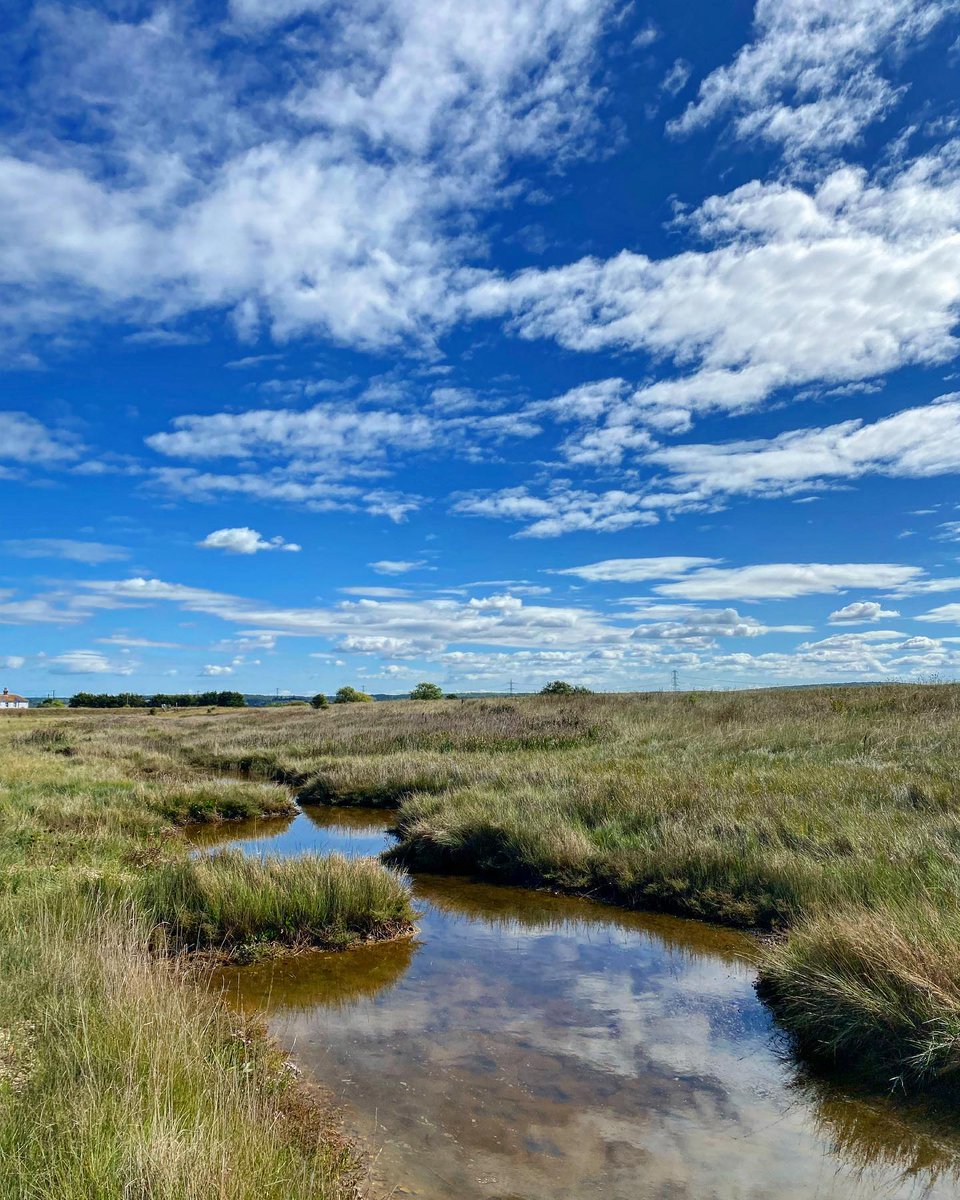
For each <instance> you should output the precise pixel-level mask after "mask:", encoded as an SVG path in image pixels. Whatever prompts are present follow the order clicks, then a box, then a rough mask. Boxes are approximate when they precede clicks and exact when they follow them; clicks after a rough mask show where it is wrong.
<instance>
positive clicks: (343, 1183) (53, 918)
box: [0, 712, 409, 1200]
mask: <svg viewBox="0 0 960 1200" xmlns="http://www.w3.org/2000/svg"><path fill="white" fill-rule="evenodd" d="M5 715H6V714H5ZM56 716H58V717H62V716H63V714H60V713H58V714H56ZM176 728H177V726H176V725H174V723H173V722H167V723H162V724H157V725H154V724H151V723H150V722H149V718H146V719H145V720H143V719H142V720H140V721H138V720H137V718H136V717H134V716H133V714H119V715H116V716H115V717H114V719H113V720H112V721H109V722H106V723H101V722H100V721H99V720H97V719H96V718H94V719H90V718H89V717H86V716H83V715H80V714H77V716H73V715H72V714H70V715H69V716H68V717H67V718H66V720H63V721H59V720H58V721H56V722H52V721H51V720H50V715H48V714H45V713H36V714H34V713H32V712H27V713H22V714H16V715H15V716H14V719H13V720H11V721H9V722H8V721H4V720H0V1200H92V1198H94V1197H95V1198H96V1200H133V1198H134V1197H136V1198H138V1200H139V1198H142V1200H148V1198H149V1200H208V1198H211V1197H215V1198H217V1200H274V1198H276V1200H281V1198H282V1200H307V1197H310V1198H311V1200H347V1197H350V1198H351V1200H352V1198H353V1197H355V1195H356V1191H355V1182H356V1180H357V1178H358V1170H359V1167H358V1163H357V1159H356V1155H355V1154H354V1152H353V1151H352V1150H351V1149H350V1148H349V1147H348V1146H347V1145H346V1144H345V1143H344V1141H343V1139H342V1137H341V1136H340V1135H339V1134H338V1133H337V1131H336V1129H335V1128H334V1127H333V1125H332V1124H331V1123H330V1120H329V1118H326V1117H324V1113H325V1112H326V1111H328V1110H327V1109H325V1108H324V1107H323V1106H322V1105H318V1104H317V1103H316V1102H315V1101H314V1100H313V1099H312V1098H308V1097H307V1096H305V1095H304V1094H303V1092H302V1091H301V1090H300V1088H299V1087H298V1085H296V1084H295V1083H294V1082H293V1077H292V1075H291V1073H290V1072H289V1071H288V1070H286V1069H285V1067H284V1065H283V1062H282V1060H281V1059H280V1057H279V1056H278V1055H277V1054H275V1053H274V1051H273V1050H272V1049H271V1047H270V1044H269V1043H268V1042H267V1040H266V1039H265V1038H264V1036H263V1035H262V1034H261V1033H259V1032H258V1031H256V1030H253V1029H248V1028H244V1027H241V1026H240V1025H239V1024H238V1023H237V1020H236V1019H235V1018H231V1017H230V1016H228V1015H227V1012H226V1010H225V1009H224V1008H223V1007H222V1006H221V1005H220V1004H219V1002H218V1001H217V999H216V998H214V997H211V996H210V995H206V994H203V993H202V992H201V991H200V990H198V987H197V984H196V977H195V973H194V971H193V970H192V969H190V970H188V968H187V966H186V963H185V961H184V959H185V957H186V956H182V955H177V954H171V953H158V951H159V950H166V951H170V950H176V949H193V948H194V947H197V946H200V945H203V946H205V947H216V948H218V949H219V948H220V947H224V948H227V949H229V950H230V951H231V952H233V953H237V952H241V951H242V949H243V947H244V946H246V947H248V948H249V947H254V948H256V947H259V946H261V945H263V944H265V943H269V942H281V943H283V944H285V945H301V944H311V945H323V946H341V945H345V944H350V943H351V942H353V941H355V940H362V939H367V938H370V937H376V936H381V935H385V934H392V933H394V932H396V930H397V924H398V918H406V917H408V914H409V904H408V900H407V896H406V891H405V889H404V887H403V886H402V884H401V882H400V881H399V879H398V878H397V877H396V876H395V875H394V874H392V873H391V872H389V871H388V870H387V869H386V868H384V867H383V866H381V865H379V864H377V863H375V862H366V863H360V864H357V865H353V864H349V865H348V864H345V863H342V862H334V863H325V862H322V861H319V860H312V861H308V862H304V863H302V864H290V865H289V866H287V865H283V866H279V865H277V864H262V865H256V864H246V863H244V862H241V861H233V860H232V859H230V858H229V857H228V858H227V859H224V860H219V859H218V860H215V861H213V862H206V861H205V860H191V859H190V858H189V857H188V854H189V846H188V844H187V843H186V841H185V839H184V838H183V836H182V834H181V833H180V831H179V830H178V828H177V826H178V825H180V824H183V823H185V822H189V821H196V820H204V821H209V820H223V819H233V818H238V817H246V816H264V815H266V816H272V815H276V814H277V813H279V812H288V811H289V810H290V807H291V805H290V800H289V797H288V796H287V794H286V793H285V792H284V791H283V789H281V788H278V787H277V786H275V785H272V784H267V783H263V782H256V781H244V780H235V779H214V780H209V779H205V778H204V777H203V776H202V775H201V774H199V773H198V772H197V771H196V770H195V769H194V768H193V767H192V766H191V765H190V764H189V762H187V761H186V755H185V753H184V751H183V749H182V748H181V746H180V743H179V739H178V738H177V737H176V736H173V735H171V734H170V733H168V729H169V730H173V729H176ZM67 748H68V749H69V750H70V753H69V754H66V753H62V752H61V751H63V750H64V749H67Z"/></svg>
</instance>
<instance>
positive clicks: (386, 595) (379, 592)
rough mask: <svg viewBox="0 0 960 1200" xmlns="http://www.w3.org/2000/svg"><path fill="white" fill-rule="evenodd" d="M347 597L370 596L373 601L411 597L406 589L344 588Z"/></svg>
mask: <svg viewBox="0 0 960 1200" xmlns="http://www.w3.org/2000/svg"><path fill="white" fill-rule="evenodd" d="M337 590H338V591H340V592H342V593H343V594H344V595H345V596H369V598H370V599H371V600H401V599H403V598H404V597H406V596H409V595H410V592H409V591H408V590H407V589H406V588H396V587H342V588H338V589H337Z"/></svg>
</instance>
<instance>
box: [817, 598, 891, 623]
mask: <svg viewBox="0 0 960 1200" xmlns="http://www.w3.org/2000/svg"><path fill="white" fill-rule="evenodd" d="M899 616H900V614H899V613H898V612H897V611H896V609H887V608H884V607H883V606H882V605H881V604H878V603H877V602H876V601H875V600H853V601H851V603H850V604H845V605H844V606H843V608H838V609H837V610H836V612H832V613H831V614H830V616H829V617H828V620H829V622H830V624H831V625H862V624H865V623H866V622H868V621H880V620H883V619H884V618H886V617H899Z"/></svg>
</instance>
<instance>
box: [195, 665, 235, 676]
mask: <svg viewBox="0 0 960 1200" xmlns="http://www.w3.org/2000/svg"><path fill="white" fill-rule="evenodd" d="M200 674H201V675H205V676H207V677H209V678H215V677H216V676H218V675H232V674H233V667H225V666H221V665H219V664H217V663H207V665H206V666H205V667H201V668H200Z"/></svg>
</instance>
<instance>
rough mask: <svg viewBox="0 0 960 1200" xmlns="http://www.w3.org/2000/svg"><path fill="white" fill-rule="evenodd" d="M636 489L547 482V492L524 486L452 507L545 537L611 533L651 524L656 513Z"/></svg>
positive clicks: (465, 498) (461, 501)
mask: <svg viewBox="0 0 960 1200" xmlns="http://www.w3.org/2000/svg"><path fill="white" fill-rule="evenodd" d="M650 508H651V504H650V501H649V499H648V498H647V497H645V496H643V495H642V494H641V493H636V492H627V491H622V490H620V489H611V490H610V491H607V492H590V491H587V490H585V489H583V488H575V487H573V486H571V485H570V484H569V483H558V484H555V485H554V486H552V487H551V488H550V490H549V493H548V495H546V496H533V495H531V494H530V492H529V491H528V490H527V489H526V488H525V487H515V488H504V489H502V490H501V491H499V492H488V493H486V494H474V495H469V496H462V497H460V498H459V499H457V500H455V502H454V505H453V511H454V512H456V513H462V514H464V515H465V516H471V517H495V518H499V519H501V520H506V521H518V522H522V523H523V528H522V529H521V530H520V531H519V533H518V534H517V535H516V536H518V537H531V538H547V537H558V536H559V535H560V534H563V533H573V532H577V531H586V530H591V531H594V532H596V533H615V532H617V531H618V530H621V529H629V528H631V527H632V526H634V525H656V523H657V521H658V520H659V517H658V516H657V514H656V513H655V512H652V511H650Z"/></svg>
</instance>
